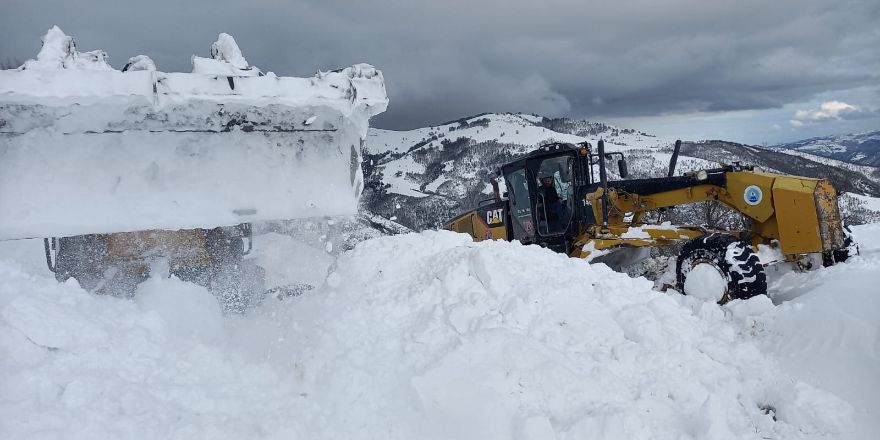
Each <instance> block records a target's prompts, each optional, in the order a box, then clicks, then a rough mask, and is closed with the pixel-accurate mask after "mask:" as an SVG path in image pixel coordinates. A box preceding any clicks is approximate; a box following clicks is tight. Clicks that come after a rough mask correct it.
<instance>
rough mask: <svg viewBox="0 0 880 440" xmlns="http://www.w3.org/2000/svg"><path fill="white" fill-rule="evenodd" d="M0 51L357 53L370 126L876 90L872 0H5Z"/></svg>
mask: <svg viewBox="0 0 880 440" xmlns="http://www.w3.org/2000/svg"><path fill="white" fill-rule="evenodd" d="M0 8H2V11H3V13H2V16H0V60H3V59H4V58H14V59H18V60H24V59H27V58H30V57H33V56H34V54H36V52H37V50H38V49H39V36H40V35H41V34H42V33H44V32H45V30H46V29H47V28H49V27H50V26H51V25H53V24H57V25H59V26H60V27H61V28H62V29H63V30H64V31H65V32H67V33H68V34H70V35H73V36H74V37H75V38H76V40H77V43H78V46H79V47H80V49H81V50H91V49H98V48H100V49H104V50H106V51H107V52H108V53H109V54H110V56H111V63H113V64H114V65H115V66H116V67H120V66H121V65H122V64H124V62H125V61H126V60H127V59H128V57H130V56H133V55H136V54H140V53H145V54H148V55H150V56H151V57H152V58H153V59H154V60H155V61H156V62H157V64H158V65H159V68H160V69H162V70H180V71H188V70H189V69H190V65H189V57H190V55H192V54H200V55H207V52H208V47H209V46H210V43H211V42H213V41H214V40H215V39H216V36H217V34H218V33H219V32H228V33H230V34H232V35H233V36H235V38H236V40H237V41H238V43H239V45H240V46H241V48H242V50H243V52H244V55H245V57H247V59H248V61H250V62H251V63H252V64H255V65H257V66H260V67H261V68H263V69H264V70H272V71H275V72H276V73H278V74H285V75H310V74H312V73H314V71H316V70H318V69H324V70H327V69H329V68H333V67H341V66H345V65H350V64H353V63H356V62H370V63H372V64H375V65H376V66H378V67H379V68H381V69H382V70H383V71H384V73H385V79H386V83H387V86H388V92H389V95H390V97H391V99H392V101H391V106H390V107H389V111H388V112H387V113H386V114H384V115H382V116H380V118H379V120H378V121H377V122H378V123H379V125H383V126H386V127H392V128H405V127H414V126H422V125H427V124H430V123H439V122H443V121H446V120H449V119H455V118H458V117H460V116H462V115H466V114H473V113H478V112H483V111H524V112H536V113H541V114H549V115H572V116H583V117H635V116H650V115H658V114H664V113H677V112H693V111H709V112H713V111H726V110H745V109H765V108H775V107H780V106H782V105H784V104H786V103H790V102H798V101H806V100H809V99H810V98H811V97H813V96H815V95H816V94H818V93H828V92H830V91H832V92H833V91H835V90H847V89H853V88H856V87H861V86H866V85H876V84H878V82H880V81H878V80H880V76H878V73H877V72H880V55H878V54H880V50H878V49H877V48H878V47H880V27H878V26H877V23H878V22H880V2H877V1H876V0H865V1H861V0H853V1H838V2H827V1H824V0H821V1H820V0H782V1H774V2H767V1H765V0H762V1H753V0H745V1H736V2H707V1H704V0H693V1H667V2H663V1H652V0H629V1H614V2H589V3H588V2H576V1H569V2H561V1H542V2H515V1H514V2H512V1H500V0H498V1H486V2H475V1H448V0H447V1H436V2H430V3H428V2H418V1H407V0H395V1H392V0H386V1H332V0H331V1H301V2H285V1H268V0H257V1H250V2H225V1H216V0H214V1H182V0H178V1H174V2H169V1H164V0H162V1H152V2H132V3H129V2H122V1H118V2H114V1H96V0H80V1H77V2H70V1H66V2H55V1H40V2H32V1H22V0H13V1H11V2H10V1H7V2H6V4H5V5H3V6H0Z"/></svg>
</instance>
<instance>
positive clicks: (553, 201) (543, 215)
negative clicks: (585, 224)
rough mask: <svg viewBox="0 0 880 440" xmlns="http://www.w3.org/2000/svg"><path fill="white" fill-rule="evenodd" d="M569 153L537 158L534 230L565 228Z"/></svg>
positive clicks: (568, 211) (568, 202)
mask: <svg viewBox="0 0 880 440" xmlns="http://www.w3.org/2000/svg"><path fill="white" fill-rule="evenodd" d="M573 162H574V158H573V157H572V156H559V157H552V158H549V159H545V160H543V161H541V164H540V166H539V167H538V173H537V177H536V179H537V181H536V182H535V183H536V187H537V189H538V190H537V197H536V200H535V214H536V218H537V221H538V233H540V234H541V235H554V234H561V233H563V232H565V231H566V229H568V224H569V222H570V221H571V213H572V211H571V210H572V208H573V206H572V203H571V200H572V197H573V194H572V189H573V185H572V165H573Z"/></svg>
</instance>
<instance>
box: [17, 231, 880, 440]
mask: <svg viewBox="0 0 880 440" xmlns="http://www.w3.org/2000/svg"><path fill="white" fill-rule="evenodd" d="M857 261H862V263H858V264H868V263H865V261H867V260H865V259H862V260H857ZM323 264H324V263H322V265H323ZM853 264H856V263H853ZM871 264H875V266H872V267H873V269H872V270H873V271H874V273H876V272H877V265H880V263H876V262H875V263H871ZM863 287H864V286H862V288H863ZM138 293H139V295H138V297H137V299H136V300H135V301H129V300H124V299H118V298H112V297H101V296H95V295H90V294H88V293H86V292H84V291H82V290H81V289H80V288H79V287H78V286H76V285H75V283H73V282H69V283H66V284H57V283H55V281H54V280H52V279H51V278H49V277H48V276H45V275H37V274H33V273H29V270H27V269H25V267H23V266H21V265H19V264H18V263H16V262H13V261H9V260H0V389H2V390H4V392H3V393H0V407H2V408H3V413H4V417H2V418H0V437H2V438H35V437H40V438H65V439H70V438H212V439H218V438H290V437H301V438H399V439H432V438H438V439H439V438H474V439H494V438H498V439H510V438H517V439H553V438H558V439H565V438H609V439H619V438H645V439H647V438H650V439H665V438H669V439H682V438H685V439H687V438H692V439H730V438H804V437H807V438H821V437H828V438H838V437H840V436H846V435H850V434H852V431H853V427H852V423H853V420H854V413H856V412H858V413H859V414H863V413H864V411H865V410H864V408H863V407H861V406H859V407H858V408H854V407H853V406H852V405H851V404H850V403H847V402H845V401H843V400H841V399H840V398H839V397H836V396H835V395H832V394H831V393H829V392H827V391H825V390H823V389H822V388H819V387H817V386H815V384H811V382H810V381H808V380H806V379H804V378H801V377H799V376H796V375H793V374H790V373H789V372H786V371H784V370H783V367H782V365H781V364H780V363H779V362H777V360H776V359H777V358H776V357H775V356H773V355H771V354H768V353H767V352H766V351H765V350H766V349H767V347H772V346H773V344H774V342H773V341H774V340H775V339H774V338H775V337H776V335H775V334H774V335H773V336H772V337H771V336H769V335H767V334H766V333H767V331H768V330H767V328H766V327H764V326H763V325H761V324H762V323H769V322H775V321H774V320H775V319H776V318H778V321H779V322H780V323H782V322H784V321H785V319H788V318H785V317H786V316H787V315H786V314H788V312H789V309H792V308H797V307H774V306H773V305H772V303H771V302H770V300H769V299H768V298H766V297H758V298H754V299H752V300H749V301H745V302H735V303H734V304H732V305H730V306H727V307H720V306H718V305H716V304H714V303H711V302H705V301H701V300H698V299H696V298H693V297H685V296H679V295H674V294H665V293H660V292H655V291H652V290H651V283H650V282H648V281H646V280H644V279H641V278H639V279H631V278H628V277H627V276H625V275H623V274H619V273H615V272H612V271H611V270H610V269H608V268H607V267H606V266H604V265H592V266H591V265H588V264H587V263H585V262H584V261H582V260H577V259H569V258H567V257H565V256H562V255H559V254H555V253H552V252H550V251H548V250H546V249H541V248H538V247H536V246H522V245H520V244H518V243H507V242H486V241H484V242H480V243H473V242H471V241H470V239H469V238H467V237H466V236H464V235H458V234H453V233H450V232H424V233H421V234H409V235H402V236H395V237H387V238H380V239H374V240H368V241H365V242H363V243H361V244H359V245H358V246H357V247H356V248H355V249H354V250H352V251H349V252H347V253H345V254H343V255H342V256H341V257H340V258H339V259H338V260H337V261H336V263H335V266H333V268H332V269H331V273H330V274H329V275H328V276H327V277H326V281H325V282H324V284H323V285H322V286H320V287H318V288H317V289H315V290H314V291H311V292H309V293H307V294H305V295H302V296H299V297H295V298H291V299H290V300H289V301H284V302H276V301H274V300H273V301H269V302H266V303H264V305H263V306H261V308H259V309H256V310H254V311H252V312H251V313H250V314H248V315H246V316H244V317H239V318H230V317H226V318H224V317H222V316H221V315H220V314H219V312H218V311H217V308H216V307H211V306H210V301H206V299H209V298H208V297H206V292H205V291H204V290H203V289H201V290H200V288H197V287H194V286H192V285H189V284H186V283H182V282H180V281H178V280H176V279H158V280H156V279H154V280H150V281H148V283H146V284H144V285H142V286H141V289H140V291H139V292H138ZM809 295H810V294H805V295H803V297H804V298H806V297H807V296H809ZM828 295H830V293H829V294H828ZM853 306H854V305H853V303H850V302H844V303H843V304H842V307H845V308H851V307H853ZM856 306H857V305H856ZM797 309H800V308H797ZM873 316H874V320H873V321H872V322H867V324H866V325H867V326H868V328H864V329H860V330H858V331H859V332H868V333H870V332H872V331H873V332H876V331H877V328H878V327H877V326H878V324H877V319H876V317H877V314H874V315H873ZM791 319H796V318H794V317H792V318H791ZM833 319H839V317H837V318H833ZM840 319H842V318H840ZM800 325H801V324H792V326H794V327H797V328H791V327H790V326H787V325H782V324H781V325H780V326H779V327H774V328H775V329H777V330H778V331H780V332H784V331H795V332H797V331H800ZM787 329H788V330H787ZM778 336H779V337H780V338H782V339H785V338H786V337H787V336H791V335H790V334H788V335H787V334H779V335H778ZM854 337H857V335H854ZM795 342H796V345H795V347H798V346H802V345H803V344H805V343H807V344H808V343H809V341H806V342H805V341H798V340H795ZM869 345H870V343H869ZM802 351H803V352H808V350H802ZM871 356H876V351H875V352H874V354H873V355H871ZM871 359H873V360H872V362H875V364H874V365H875V367H876V359H875V358H874V357H871ZM868 367H870V365H868V366H866V368H868ZM873 371H876V368H875V369H874V370H873ZM870 377H871V376H870V375H869V376H866V377H861V378H859V377H855V378H851V379H852V380H864V379H870ZM873 381H874V383H873V384H871V383H870V382H869V383H866V384H865V385H866V388H867V387H870V386H872V385H876V378H873ZM875 410H876V408H875ZM868 415H870V413H868Z"/></svg>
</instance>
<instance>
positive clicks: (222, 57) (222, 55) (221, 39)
mask: <svg viewBox="0 0 880 440" xmlns="http://www.w3.org/2000/svg"><path fill="white" fill-rule="evenodd" d="M211 58H213V59H215V60H218V61H226V62H227V63H229V64H232V66H233V67H235V68H238V69H247V68H248V62H247V60H246V59H244V56H243V55H242V54H241V49H239V48H238V44H236V42H235V38H232V35H229V34H227V33H220V35H219V36H218V37H217V41H215V42H214V44H212V45H211Z"/></svg>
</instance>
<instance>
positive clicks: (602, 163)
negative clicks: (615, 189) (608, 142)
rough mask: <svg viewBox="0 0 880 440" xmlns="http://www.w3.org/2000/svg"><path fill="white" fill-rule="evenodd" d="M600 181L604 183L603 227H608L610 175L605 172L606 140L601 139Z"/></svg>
mask: <svg viewBox="0 0 880 440" xmlns="http://www.w3.org/2000/svg"><path fill="white" fill-rule="evenodd" d="M599 182H600V183H601V184H602V227H603V228H607V227H608V175H606V174H605V141H604V140H602V139H599Z"/></svg>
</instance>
